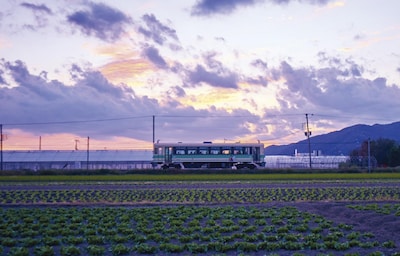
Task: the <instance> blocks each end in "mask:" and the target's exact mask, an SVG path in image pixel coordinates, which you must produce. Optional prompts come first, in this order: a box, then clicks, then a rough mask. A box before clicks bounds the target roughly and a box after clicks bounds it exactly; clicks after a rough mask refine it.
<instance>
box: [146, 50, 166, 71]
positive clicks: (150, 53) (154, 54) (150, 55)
mask: <svg viewBox="0 0 400 256" xmlns="http://www.w3.org/2000/svg"><path fill="white" fill-rule="evenodd" d="M143 54H144V56H145V57H146V58H147V59H148V60H150V61H151V62H152V63H153V64H154V65H156V66H157V67H159V68H166V67H167V62H166V61H165V60H164V59H163V57H161V55H160V53H159V52H158V49H157V48H155V47H152V46H149V47H147V48H145V49H144V50H143Z"/></svg>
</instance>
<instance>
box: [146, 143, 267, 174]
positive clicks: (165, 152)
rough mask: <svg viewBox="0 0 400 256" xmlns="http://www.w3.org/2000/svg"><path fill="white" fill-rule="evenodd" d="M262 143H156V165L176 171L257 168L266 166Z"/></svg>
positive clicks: (154, 161) (154, 164) (154, 156)
mask: <svg viewBox="0 0 400 256" xmlns="http://www.w3.org/2000/svg"><path fill="white" fill-rule="evenodd" d="M264 165H265V163H264V144H262V143H212V142H203V143H180V142H179V143H155V144H154V152H153V166H154V167H156V168H161V169H168V168H176V169H184V168H210V169H211V168H212V169H213V168H231V169H244V168H248V169H256V168H259V167H262V166H264Z"/></svg>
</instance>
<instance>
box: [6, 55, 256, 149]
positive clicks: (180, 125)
mask: <svg viewBox="0 0 400 256" xmlns="http://www.w3.org/2000/svg"><path fill="white" fill-rule="evenodd" d="M71 72H72V74H74V76H75V83H74V84H73V85H72V86H70V85H69V86H68V85H64V84H63V83H61V82H60V81H57V80H51V81H48V80H47V78H46V76H45V75H43V74H44V73H45V72H44V73H43V72H40V74H39V75H34V74H32V73H30V72H29V70H28V68H27V66H26V65H25V63H23V62H22V61H16V62H7V61H4V60H2V61H0V73H1V74H7V77H8V78H9V79H11V80H10V81H13V86H12V87H0V109H7V111H0V120H2V123H3V124H4V127H5V128H6V129H9V128H19V129H23V130H26V131H28V132H31V133H33V134H41V133H46V134H52V133H73V134H76V135H78V136H90V137H91V138H94V139H95V138H100V139H104V138H109V137H112V136H124V137H130V138H136V139H142V140H147V141H151V138H152V134H151V130H152V129H151V127H152V116H153V115H155V116H156V139H161V140H162V141H187V142H190V141H204V140H215V139H223V138H225V137H226V134H228V133H229V134H232V136H230V137H235V136H239V137H240V136H244V135H246V134H249V133H250V132H251V131H250V130H249V128H246V127H244V126H243V122H244V121H246V122H247V121H248V122H252V123H254V125H257V124H258V123H259V117H257V116H256V115H254V114H251V113H250V112H249V111H248V110H245V109H238V110H234V111H232V112H227V111H226V110H223V109H216V108H214V107H211V108H210V109H209V110H196V109H194V108H193V107H191V106H183V105H181V104H180V103H179V102H178V101H177V100H176V97H184V96H185V91H184V90H183V89H182V88H181V87H179V86H174V87H172V88H171V89H170V91H169V93H170V94H171V95H175V97H169V96H168V95H167V96H166V97H165V98H163V103H162V104H160V103H159V102H158V101H157V100H156V99H151V98H149V97H147V96H138V95H136V94H135V92H134V91H133V90H132V89H131V88H129V87H127V86H124V85H118V86H117V85H114V84H112V83H110V82H109V81H108V80H107V79H106V78H105V77H104V76H103V75H102V74H101V73H99V72H96V71H85V70H83V69H82V68H80V67H79V66H77V65H73V67H71ZM7 77H4V79H7ZM239 115H240V116H243V117H241V118H238V116H239ZM230 117H232V118H230ZM227 118H228V119H229V122H227V121H226V120H227ZM80 120H81V121H80ZM136 120H138V121H136ZM179 120H183V122H181V121H179ZM54 122H56V124H54ZM21 124H26V125H21ZM213 127H218V129H215V130H213ZM204 130H209V131H210V132H209V133H206V134H205V133H204Z"/></svg>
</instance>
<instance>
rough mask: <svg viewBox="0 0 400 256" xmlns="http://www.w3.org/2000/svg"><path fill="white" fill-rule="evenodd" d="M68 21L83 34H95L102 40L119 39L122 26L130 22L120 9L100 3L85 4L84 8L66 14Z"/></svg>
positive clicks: (122, 29)
mask: <svg viewBox="0 0 400 256" xmlns="http://www.w3.org/2000/svg"><path fill="white" fill-rule="evenodd" d="M67 19H68V22H70V23H71V24H74V25H76V26H77V27H78V28H79V29H80V30H81V31H82V32H83V33H84V34H86V35H88V36H92V35H94V36H96V37H98V38H100V39H102V40H104V41H114V40H116V39H119V38H120V37H121V35H122V34H123V32H124V26H125V25H126V24H129V23H131V21H130V19H129V18H128V17H127V16H126V15H125V14H124V13H122V12H121V11H119V10H117V9H114V8H112V7H110V6H107V5H105V4H102V3H92V2H89V3H88V4H87V9H86V10H80V11H76V12H74V13H72V14H71V15H68V17H67Z"/></svg>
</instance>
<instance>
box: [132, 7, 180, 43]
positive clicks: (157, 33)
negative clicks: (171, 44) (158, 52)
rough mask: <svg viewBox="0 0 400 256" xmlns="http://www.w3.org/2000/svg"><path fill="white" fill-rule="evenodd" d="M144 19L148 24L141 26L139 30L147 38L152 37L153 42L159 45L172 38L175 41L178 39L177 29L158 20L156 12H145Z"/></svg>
mask: <svg viewBox="0 0 400 256" xmlns="http://www.w3.org/2000/svg"><path fill="white" fill-rule="evenodd" d="M142 20H143V21H144V23H145V25H146V26H145V27H144V26H140V27H139V28H138V31H139V33H141V34H142V35H144V36H145V37H146V38H148V39H151V40H152V41H153V42H155V43H157V44H159V45H164V43H165V42H166V41H168V40H169V39H172V40H173V41H175V42H176V41H178V36H177V35H176V31H175V30H174V29H172V28H170V27H168V26H166V25H164V24H162V23H161V22H160V21H159V20H157V18H156V17H155V16H154V14H145V15H143V17H142Z"/></svg>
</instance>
